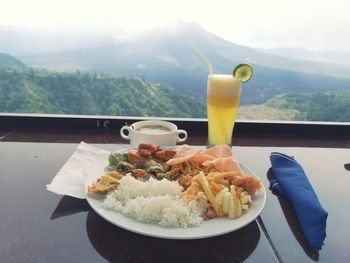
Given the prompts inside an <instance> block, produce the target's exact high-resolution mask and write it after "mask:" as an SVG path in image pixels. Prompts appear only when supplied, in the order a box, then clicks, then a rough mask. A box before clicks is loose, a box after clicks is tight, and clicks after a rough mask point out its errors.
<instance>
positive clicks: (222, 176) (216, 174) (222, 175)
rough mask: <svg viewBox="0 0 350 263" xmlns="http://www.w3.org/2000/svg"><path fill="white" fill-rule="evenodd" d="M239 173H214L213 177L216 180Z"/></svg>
mask: <svg viewBox="0 0 350 263" xmlns="http://www.w3.org/2000/svg"><path fill="white" fill-rule="evenodd" d="M238 174H239V172H236V171H235V172H224V173H214V174H213V178H214V181H215V182H216V181H217V180H222V179H226V178H230V177H235V176H237V175H238Z"/></svg>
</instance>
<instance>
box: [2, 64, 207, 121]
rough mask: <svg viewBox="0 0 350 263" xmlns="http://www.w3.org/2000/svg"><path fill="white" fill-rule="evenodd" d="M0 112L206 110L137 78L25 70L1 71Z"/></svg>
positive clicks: (194, 114)
mask: <svg viewBox="0 0 350 263" xmlns="http://www.w3.org/2000/svg"><path fill="white" fill-rule="evenodd" d="M0 112H18V113H52V114H83V115H110V116H156V117H191V118H199V117H205V114H206V108H205V105H204V104H201V103H199V102H198V101H197V100H195V99H194V98H191V97H187V96H183V95H181V94H179V93H178V92H176V90H174V89H172V88H170V87H167V86H164V85H155V84H150V83H147V82H145V81H143V80H142V79H140V78H137V77H115V76H112V75H109V74H106V73H99V74H96V73H95V74H90V73H80V72H79V71H77V72H75V73H57V72H50V71H47V70H35V69H32V68H29V69H26V70H23V71H17V70H9V69H0Z"/></svg>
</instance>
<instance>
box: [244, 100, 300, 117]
mask: <svg viewBox="0 0 350 263" xmlns="http://www.w3.org/2000/svg"><path fill="white" fill-rule="evenodd" d="M298 114H299V111H298V110H295V109H282V108H281V109H279V108H273V107H270V106H267V105H264V104H262V105H244V106H240V107H239V109H238V117H237V118H238V119H240V120H280V121H291V120H295V119H296V117H297V116H298Z"/></svg>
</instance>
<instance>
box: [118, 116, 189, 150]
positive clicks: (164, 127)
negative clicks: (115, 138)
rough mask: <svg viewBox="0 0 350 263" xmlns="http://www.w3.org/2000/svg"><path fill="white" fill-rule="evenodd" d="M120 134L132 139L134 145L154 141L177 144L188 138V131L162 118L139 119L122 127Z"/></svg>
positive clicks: (153, 142)
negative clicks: (161, 119)
mask: <svg viewBox="0 0 350 263" xmlns="http://www.w3.org/2000/svg"><path fill="white" fill-rule="evenodd" d="M120 136H121V137H122V138H124V139H126V140H130V144H131V146H132V147H134V148H137V147H138V145H139V144H140V143H152V144H155V145H158V146H175V145H176V143H178V142H184V141H186V140H187V132H186V131H185V130H179V129H178V128H177V126H176V125H175V124H174V123H171V122H168V121H160V120H148V121H138V122H135V123H133V124H131V125H130V126H123V127H122V128H121V129H120Z"/></svg>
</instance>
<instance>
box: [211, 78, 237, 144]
mask: <svg viewBox="0 0 350 263" xmlns="http://www.w3.org/2000/svg"><path fill="white" fill-rule="evenodd" d="M240 96H241V81H240V80H239V79H237V78H235V77H234V76H233V75H225V74H213V75H208V86H207V111H208V147H211V146H214V145H218V144H226V145H229V146H231V145H232V133H233V128H234V125H235V122H236V117H237V112H238V106H239V101H240Z"/></svg>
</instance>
